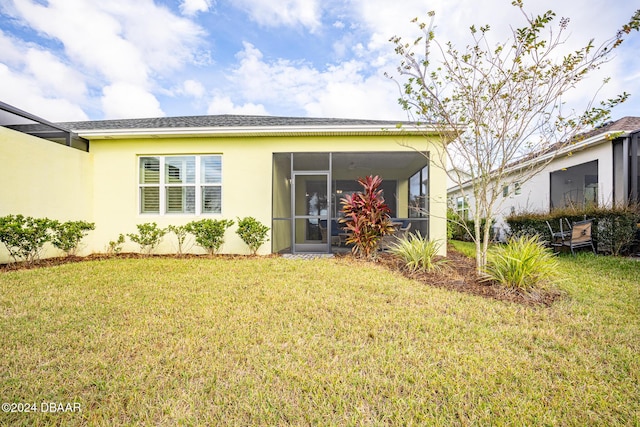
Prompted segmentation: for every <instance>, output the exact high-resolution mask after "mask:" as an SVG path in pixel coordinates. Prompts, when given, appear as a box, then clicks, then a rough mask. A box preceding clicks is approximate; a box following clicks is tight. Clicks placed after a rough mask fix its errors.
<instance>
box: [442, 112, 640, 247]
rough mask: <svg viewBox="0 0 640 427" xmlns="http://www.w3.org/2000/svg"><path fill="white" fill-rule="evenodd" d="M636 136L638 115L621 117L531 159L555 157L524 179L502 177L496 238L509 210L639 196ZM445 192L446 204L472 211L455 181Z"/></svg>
mask: <svg viewBox="0 0 640 427" xmlns="http://www.w3.org/2000/svg"><path fill="white" fill-rule="evenodd" d="M639 136H640V117H625V118H622V119H620V120H617V121H615V122H609V123H607V124H605V125H603V126H601V127H599V128H596V129H594V130H592V131H590V132H587V133H585V134H583V135H581V136H580V138H578V139H576V141H577V142H576V143H575V144H571V145H568V146H566V147H563V148H562V149H561V150H560V151H556V152H551V153H545V154H542V155H540V156H538V157H535V158H534V159H533V160H529V161H528V162H541V161H548V160H549V159H550V158H551V157H552V156H553V157H554V158H553V160H551V161H550V162H549V164H547V165H546V166H545V167H544V168H543V169H541V170H540V171H539V172H538V173H537V174H536V175H535V176H533V178H531V179H530V180H528V181H526V182H519V181H518V179H517V178H512V179H507V180H505V182H504V183H503V186H502V188H503V193H502V197H503V198H504V199H503V200H502V202H503V203H502V205H501V208H500V210H499V211H498V212H496V226H495V230H496V232H497V238H498V239H504V238H505V236H506V231H507V230H508V226H507V225H506V224H505V222H504V218H505V217H506V216H508V215H510V214H514V213H521V212H532V211H533V212H549V211H550V210H552V209H556V208H564V207H583V206H587V205H597V206H611V205H613V204H614V203H615V204H616V205H620V204H627V203H630V202H634V201H638V200H640V198H639V197H638V196H639V188H640V157H639V153H638V138H639ZM528 162H523V163H521V164H518V167H522V166H526V165H527V164H528ZM463 187H465V194H466V195H469V194H471V193H472V192H471V188H470V187H469V183H467V184H466V185H464V186H463ZM447 193H448V197H449V206H451V207H453V209H455V210H457V211H458V212H459V213H463V214H464V215H470V209H471V207H472V206H473V200H469V199H465V197H463V196H462V192H461V190H460V187H459V186H450V187H449V189H448V191H447ZM467 197H470V196H467Z"/></svg>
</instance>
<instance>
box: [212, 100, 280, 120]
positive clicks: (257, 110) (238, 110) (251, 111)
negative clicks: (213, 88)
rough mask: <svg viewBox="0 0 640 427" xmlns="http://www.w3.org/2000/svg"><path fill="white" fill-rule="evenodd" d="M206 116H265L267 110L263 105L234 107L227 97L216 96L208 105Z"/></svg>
mask: <svg viewBox="0 0 640 427" xmlns="http://www.w3.org/2000/svg"><path fill="white" fill-rule="evenodd" d="M207 114H212V115H218V114H239V115H254V116H266V115H268V113H267V110H266V109H265V108H264V106H263V105H260V104H253V103H251V102H248V103H246V104H243V105H235V104H234V103H233V101H232V100H231V98H229V97H228V96H216V97H214V98H213V100H212V101H211V102H210V103H209V108H208V109H207Z"/></svg>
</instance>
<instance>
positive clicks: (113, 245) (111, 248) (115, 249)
mask: <svg viewBox="0 0 640 427" xmlns="http://www.w3.org/2000/svg"><path fill="white" fill-rule="evenodd" d="M123 244H124V234H122V233H120V235H119V236H118V239H116V240H111V241H110V242H109V245H108V246H107V254H109V255H113V254H119V253H120V252H122V245H123Z"/></svg>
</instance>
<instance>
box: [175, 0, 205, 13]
mask: <svg viewBox="0 0 640 427" xmlns="http://www.w3.org/2000/svg"><path fill="white" fill-rule="evenodd" d="M210 7H211V0H183V1H182V3H181V4H180V11H181V12H182V13H183V14H185V15H187V16H193V15H195V14H197V13H198V12H207V11H208V10H209V8H210Z"/></svg>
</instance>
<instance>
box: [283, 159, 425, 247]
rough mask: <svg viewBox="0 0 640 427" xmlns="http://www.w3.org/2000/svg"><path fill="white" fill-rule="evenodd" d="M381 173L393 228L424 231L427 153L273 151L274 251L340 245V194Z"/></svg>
mask: <svg viewBox="0 0 640 427" xmlns="http://www.w3.org/2000/svg"><path fill="white" fill-rule="evenodd" d="M368 175H378V176H380V177H381V178H382V180H383V184H382V187H381V188H382V190H383V197H384V199H385V202H386V203H387V205H388V206H389V208H390V210H391V213H390V215H391V218H392V222H393V223H394V225H395V226H397V229H398V230H403V231H410V232H415V231H420V233H421V234H422V235H423V236H428V235H429V232H428V230H429V223H428V221H429V188H430V185H429V184H430V181H429V167H428V154H427V153H423V152H417V151H413V150H412V151H402V152H401V151H393V152H324V153H318V152H315V153H274V155H273V224H272V251H273V252H274V253H276V252H277V253H331V252H335V251H337V250H339V249H340V248H345V246H346V245H345V241H346V236H347V233H346V232H345V231H344V230H343V229H342V224H341V222H340V219H341V209H342V204H341V199H342V198H343V197H344V196H345V195H346V194H350V193H354V192H357V191H361V190H362V187H361V186H360V184H358V182H357V180H358V178H360V177H364V176H368Z"/></svg>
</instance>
